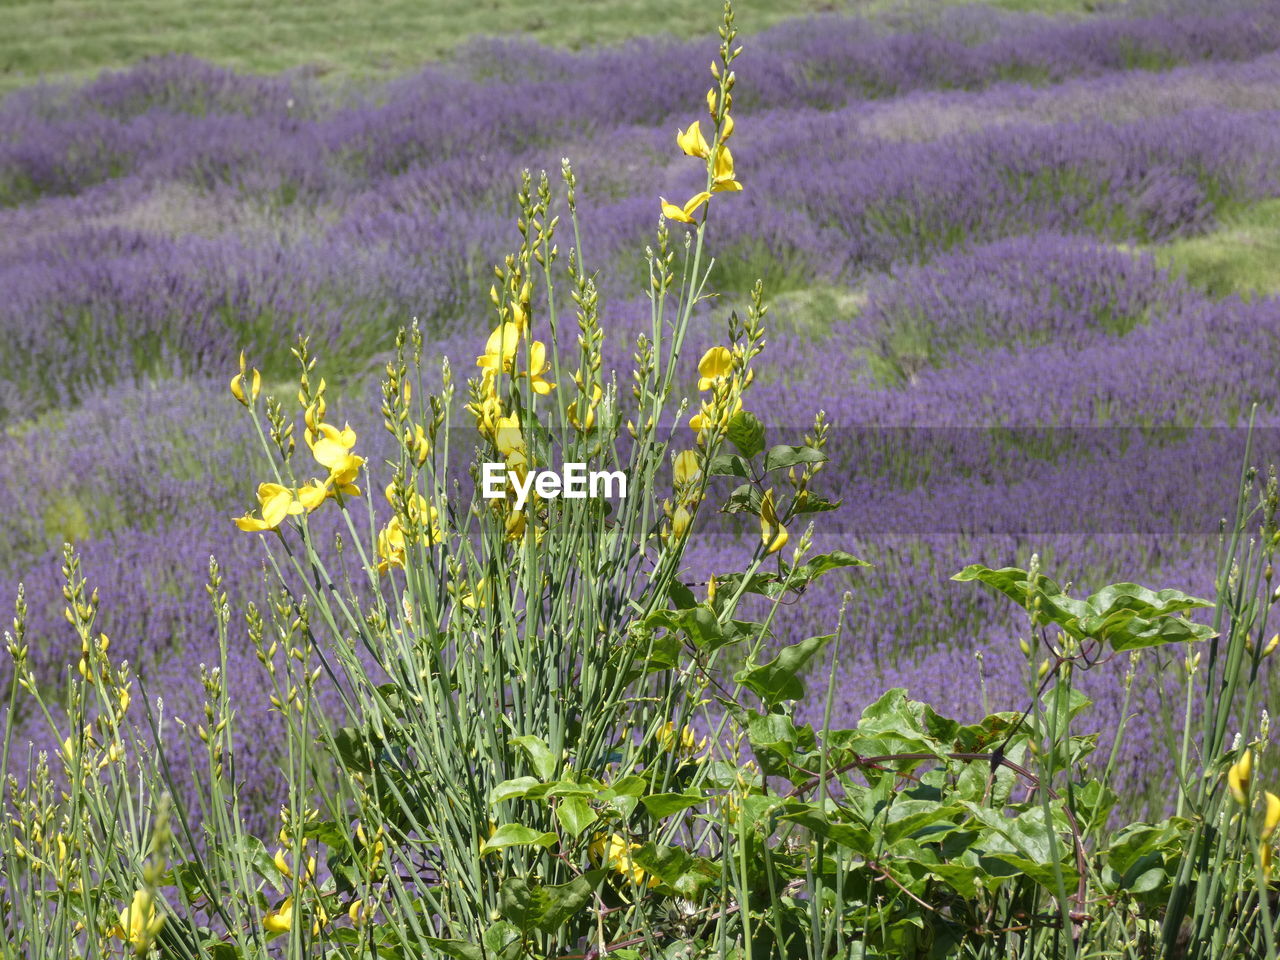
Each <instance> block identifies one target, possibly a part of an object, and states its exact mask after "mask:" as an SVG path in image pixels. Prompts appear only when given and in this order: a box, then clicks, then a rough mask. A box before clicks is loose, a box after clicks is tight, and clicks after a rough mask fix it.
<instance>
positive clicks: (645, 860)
mask: <svg viewBox="0 0 1280 960" xmlns="http://www.w3.org/2000/svg"><path fill="white" fill-rule="evenodd" d="M631 858H632V862H633V863H635V865H636V866H638V867H640V868H641V869H642V870H644V871H645V872H647V873H649V874H651V875H653V876H655V877H657V878H658V881H659V882H660V883H662V884H665V885H666V886H668V887H670V888H671V889H673V890H674V891H675V892H676V893H677V894H679V895H680V896H682V897H684V898H685V899H686V900H697V899H698V898H699V897H700V896H701V894H702V891H703V890H705V889H706V888H707V887H708V886H710V885H711V884H713V883H717V882H718V881H719V880H720V867H719V866H717V865H716V864H714V863H712V862H711V861H710V860H706V859H704V858H702V857H695V856H692V855H691V854H689V853H688V852H687V851H685V850H681V849H680V848H679V847H666V846H659V845H657V844H655V843H646V844H645V845H644V846H643V847H641V848H640V849H639V850H633V851H632V853H631Z"/></svg>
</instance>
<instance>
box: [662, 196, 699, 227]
mask: <svg viewBox="0 0 1280 960" xmlns="http://www.w3.org/2000/svg"><path fill="white" fill-rule="evenodd" d="M658 199H659V200H661V201H662V215H663V216H664V217H666V218H667V219H668V220H675V221H676V222H677V223H693V217H691V216H689V215H688V214H687V213H685V212H684V211H683V210H682V209H680V208H679V207H677V206H676V205H675V204H674V203H671V202H670V201H668V200H667V198H666V197H659V198H658Z"/></svg>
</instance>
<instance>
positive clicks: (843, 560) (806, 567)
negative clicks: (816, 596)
mask: <svg viewBox="0 0 1280 960" xmlns="http://www.w3.org/2000/svg"><path fill="white" fill-rule="evenodd" d="M869 566H871V564H869V563H867V561H865V560H859V559H858V558H857V557H855V556H854V555H853V554H852V553H845V552H844V551H843V550H833V551H832V552H831V553H820V554H818V555H817V556H816V557H813V558H812V559H811V560H809V561H807V562H806V563H802V564H800V565H799V566H797V567H795V568H793V569H792V571H791V576H792V579H793V580H794V579H796V578H798V579H800V580H801V581H802V582H805V583H811V582H813V581H814V580H817V579H818V578H819V577H820V576H822V575H823V574H824V573H830V572H831V571H832V570H839V569H841V568H842V567H869Z"/></svg>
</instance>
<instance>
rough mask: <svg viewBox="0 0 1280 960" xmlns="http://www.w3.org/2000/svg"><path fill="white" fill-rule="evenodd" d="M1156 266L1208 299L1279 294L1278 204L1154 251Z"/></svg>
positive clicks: (1238, 214)
mask: <svg viewBox="0 0 1280 960" xmlns="http://www.w3.org/2000/svg"><path fill="white" fill-rule="evenodd" d="M1153 253H1154V255H1155V258H1156V262H1157V263H1159V264H1160V265H1161V266H1162V267H1165V268H1166V269H1169V270H1172V271H1173V272H1175V273H1179V274H1181V275H1183V276H1185V277H1186V278H1187V280H1188V281H1189V282H1190V283H1192V284H1194V285H1195V286H1197V287H1199V288H1201V289H1202V290H1204V291H1205V292H1206V293H1208V294H1209V295H1210V296H1212V297H1227V296H1231V295H1232V294H1240V295H1241V296H1244V297H1256V296H1268V295H1271V294H1275V293H1277V292H1280V271H1278V270H1277V269H1276V264H1277V263H1280V200H1264V201H1263V202H1261V203H1257V204H1253V205H1251V206H1247V207H1244V208H1243V209H1240V210H1237V211H1235V212H1233V213H1229V214H1228V215H1226V216H1224V217H1223V218H1222V225H1221V226H1220V227H1218V229H1216V230H1214V231H1213V232H1212V233H1208V234H1205V235H1204V236H1199V237H1188V238H1185V239H1181V240H1174V241H1172V242H1170V243H1166V244H1164V245H1162V246H1159V247H1155V248H1153Z"/></svg>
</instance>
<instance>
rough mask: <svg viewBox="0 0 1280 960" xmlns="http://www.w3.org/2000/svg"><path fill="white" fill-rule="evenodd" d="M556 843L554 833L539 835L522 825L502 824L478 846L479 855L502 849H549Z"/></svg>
mask: <svg viewBox="0 0 1280 960" xmlns="http://www.w3.org/2000/svg"><path fill="white" fill-rule="evenodd" d="M555 842H556V835H555V834H554V833H539V832H538V831H537V830H534V829H533V828H532V827H526V826H525V825H524V824H522V823H504V824H503V825H502V826H500V827H499V828H498V829H497V830H495V831H494V832H493V836H491V837H490V838H489V839H488V840H485V841H484V842H482V843H481V844H480V855H481V856H484V855H485V854H486V853H489V852H490V851H493V850H501V849H503V848H504V847H550V846H552V845H553V844H555Z"/></svg>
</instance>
